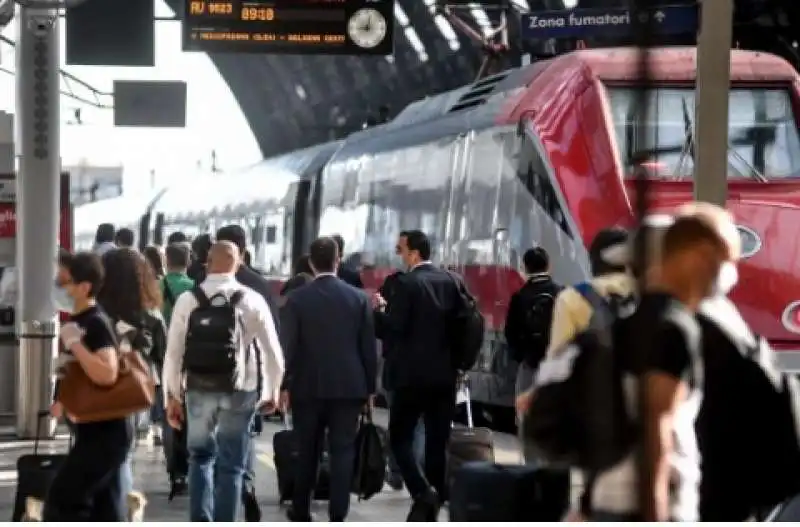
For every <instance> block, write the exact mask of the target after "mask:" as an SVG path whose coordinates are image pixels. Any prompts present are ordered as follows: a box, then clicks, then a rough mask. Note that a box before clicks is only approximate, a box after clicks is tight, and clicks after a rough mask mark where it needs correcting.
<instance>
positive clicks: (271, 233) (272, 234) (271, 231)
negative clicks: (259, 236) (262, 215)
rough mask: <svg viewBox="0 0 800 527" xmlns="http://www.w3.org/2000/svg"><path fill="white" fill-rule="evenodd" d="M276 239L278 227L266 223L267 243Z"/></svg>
mask: <svg viewBox="0 0 800 527" xmlns="http://www.w3.org/2000/svg"><path fill="white" fill-rule="evenodd" d="M277 239H278V227H276V226H275V225H267V243H275V242H276V241H277Z"/></svg>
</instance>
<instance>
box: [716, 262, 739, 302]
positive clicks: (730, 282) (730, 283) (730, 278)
mask: <svg viewBox="0 0 800 527" xmlns="http://www.w3.org/2000/svg"><path fill="white" fill-rule="evenodd" d="M737 282H739V269H738V268H737V267H736V264H735V263H733V262H725V263H723V264H722V267H720V269H719V274H718V275H717V283H716V284H715V285H714V292H713V294H712V296H728V294H729V293H730V292H731V290H732V289H733V288H734V287H735V286H736V283H737Z"/></svg>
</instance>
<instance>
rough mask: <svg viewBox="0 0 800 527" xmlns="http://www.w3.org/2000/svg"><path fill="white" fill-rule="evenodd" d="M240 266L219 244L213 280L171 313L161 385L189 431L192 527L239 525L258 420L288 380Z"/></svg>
mask: <svg viewBox="0 0 800 527" xmlns="http://www.w3.org/2000/svg"><path fill="white" fill-rule="evenodd" d="M239 265H240V253H239V250H238V248H237V246H236V245H235V244H233V243H231V242H217V243H216V244H214V245H213V246H212V248H211V251H210V252H209V261H208V276H207V277H206V279H205V280H204V281H203V283H202V284H200V285H199V286H198V287H195V288H194V289H192V291H191V294H186V295H181V297H180V298H178V299H177V302H176V304H175V308H174V309H173V312H172V320H171V323H170V328H169V338H168V343H167V356H166V360H165V364H164V378H163V385H164V393H165V396H166V398H167V400H168V403H167V419H168V421H169V423H170V425H171V426H173V427H175V428H182V427H186V432H187V443H188V448H189V452H190V467H189V507H190V521H218V522H233V521H236V519H237V518H236V516H237V511H238V508H239V507H238V506H239V502H240V500H241V496H242V484H243V476H244V474H245V472H246V470H247V457H248V455H249V452H250V451H251V448H252V445H251V442H252V438H251V434H250V429H251V425H252V422H253V417H254V416H255V414H256V411H257V410H258V408H259V407H260V406H262V405H266V406H267V407H271V408H274V407H275V406H276V404H277V400H278V397H279V388H280V384H281V381H282V378H283V372H284V359H283V352H282V350H281V346H280V343H279V341H278V336H277V332H276V331H275V325H274V323H273V319H272V313H271V312H270V309H269V307H268V306H267V304H266V302H265V301H264V299H263V298H262V297H261V296H260V295H259V294H258V293H256V292H255V291H253V290H252V289H249V288H247V287H245V286H243V285H242V284H241V283H239V282H238V281H237V280H236V279H235V273H236V270H237V269H238V268H239ZM256 338H257V339H258V341H259V346H255V347H254V346H252V343H253V341H254V340H255V339H256ZM255 350H259V352H260V354H261V357H260V359H257V358H256V357H255ZM184 376H185V386H186V390H185V399H186V408H187V412H186V413H185V414H184V412H183V404H182V401H183V399H184V389H183V387H184ZM215 469H216V474H214V472H215ZM215 476H216V477H215Z"/></svg>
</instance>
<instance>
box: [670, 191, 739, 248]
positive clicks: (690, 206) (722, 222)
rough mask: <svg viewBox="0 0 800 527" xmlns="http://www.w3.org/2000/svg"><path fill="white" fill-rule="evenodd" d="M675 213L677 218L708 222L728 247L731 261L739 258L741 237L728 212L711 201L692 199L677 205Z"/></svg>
mask: <svg viewBox="0 0 800 527" xmlns="http://www.w3.org/2000/svg"><path fill="white" fill-rule="evenodd" d="M675 215H676V217H678V218H681V217H684V218H697V219H699V220H701V221H703V222H706V223H708V224H709V225H710V226H711V227H712V228H713V229H714V230H715V231H716V232H717V235H718V236H719V237H720V238H721V239H722V241H723V242H724V243H725V245H726V246H727V247H728V252H729V255H730V259H731V261H734V262H735V261H738V260H739V258H740V257H741V255H742V239H741V237H740V236H739V230H738V229H737V228H736V223H735V222H734V221H733V215H732V214H731V213H730V212H728V211H727V210H725V209H724V208H722V207H720V206H718V205H714V204H713V203H707V202H704V201H692V202H689V203H685V204H683V205H681V206H680V207H678V209H677V210H676V214H675Z"/></svg>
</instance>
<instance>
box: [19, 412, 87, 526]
mask: <svg viewBox="0 0 800 527" xmlns="http://www.w3.org/2000/svg"><path fill="white" fill-rule="evenodd" d="M49 416H50V412H40V413H39V422H38V424H37V427H36V439H35V440H34V442H33V454H27V455H24V456H20V458H19V459H17V493H16V496H15V497H14V512H13V513H12V516H11V521H12V522H19V521H22V518H23V517H24V516H25V502H26V501H27V499H28V498H36V499H38V500H41V501H44V500H45V498H46V497H47V491H48V490H50V484H51V483H52V482H53V478H55V476H56V474H57V473H58V469H59V468H60V467H61V464H62V463H63V462H64V460H65V459H66V457H67V455H66V454H39V437H40V436H41V430H40V427H41V422H42V420H43V419H45V418H47V417H49ZM70 444H72V436H71V435H70Z"/></svg>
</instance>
